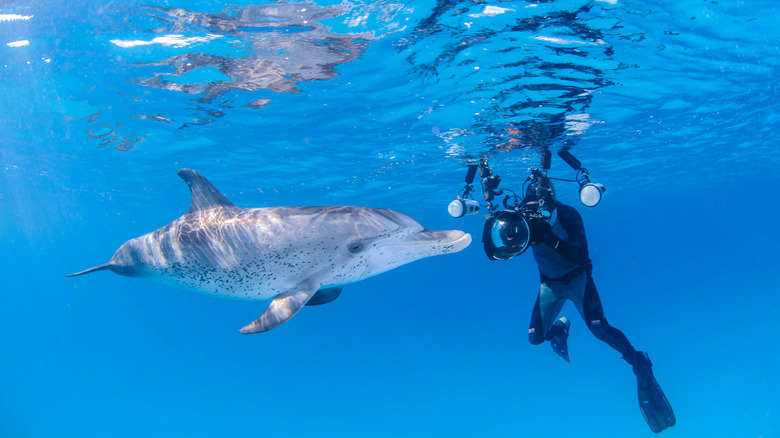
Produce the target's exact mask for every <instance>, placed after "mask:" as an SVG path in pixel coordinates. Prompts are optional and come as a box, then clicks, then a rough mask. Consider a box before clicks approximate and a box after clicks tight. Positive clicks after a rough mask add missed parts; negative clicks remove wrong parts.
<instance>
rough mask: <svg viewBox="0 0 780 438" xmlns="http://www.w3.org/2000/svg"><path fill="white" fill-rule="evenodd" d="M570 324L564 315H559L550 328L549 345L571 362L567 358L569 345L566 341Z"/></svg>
mask: <svg viewBox="0 0 780 438" xmlns="http://www.w3.org/2000/svg"><path fill="white" fill-rule="evenodd" d="M570 326H571V321H569V320H568V319H566V317H560V318H558V320H557V321H555V323H554V324H553V326H552V328H550V345H551V346H552V349H553V351H554V352H555V354H557V355H558V356H560V357H562V358H563V359H564V360H565V361H566V362H569V363H571V361H570V360H569V346H568V345H567V342H566V341H567V340H568V339H569V327H570Z"/></svg>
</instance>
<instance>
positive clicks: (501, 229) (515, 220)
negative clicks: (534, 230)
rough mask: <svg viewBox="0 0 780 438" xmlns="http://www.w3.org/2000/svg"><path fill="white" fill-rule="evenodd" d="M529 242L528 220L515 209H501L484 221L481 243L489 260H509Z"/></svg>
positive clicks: (517, 254) (518, 253)
mask: <svg viewBox="0 0 780 438" xmlns="http://www.w3.org/2000/svg"><path fill="white" fill-rule="evenodd" d="M530 243H531V229H530V228H529V227H528V221H527V220H526V219H525V217H523V215H522V214H521V213H519V212H517V211H512V210H503V211H499V212H498V213H495V214H494V215H493V216H491V217H490V219H488V220H487V222H485V228H484V229H483V230H482V244H483V245H484V247H485V254H487V256H488V258H489V259H490V260H509V259H511V258H512V257H516V256H519V255H520V254H522V253H523V252H524V251H525V250H526V249H528V245H529V244H530Z"/></svg>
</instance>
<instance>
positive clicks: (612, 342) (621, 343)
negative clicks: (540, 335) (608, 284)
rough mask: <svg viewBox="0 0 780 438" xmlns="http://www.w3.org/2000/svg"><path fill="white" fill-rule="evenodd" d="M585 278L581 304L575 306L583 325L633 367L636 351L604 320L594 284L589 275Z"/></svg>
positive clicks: (626, 339) (622, 335) (623, 336)
mask: <svg viewBox="0 0 780 438" xmlns="http://www.w3.org/2000/svg"><path fill="white" fill-rule="evenodd" d="M586 277H587V279H586V284H585V294H584V296H583V300H582V304H581V305H578V306H577V307H578V309H579V310H580V313H581V314H582V317H583V318H584V319H585V323H586V324H587V325H588V328H589V329H590V331H591V333H593V335H594V336H596V338H598V339H599V340H601V341H604V342H606V343H607V344H608V345H609V346H610V347H612V348H614V349H615V350H617V351H618V352H620V353H621V354H622V355H623V359H625V360H626V362H628V363H629V364H631V365H633V364H634V357H635V356H636V349H635V348H634V347H633V346H632V345H631V343H630V342H629V341H628V338H626V335H624V334H623V332H621V331H620V330H618V329H617V328H615V327H613V326H611V325H609V323H608V322H607V320H606V318H604V309H603V308H602V306H601V298H600V297H599V293H598V291H597V290H596V284H595V283H594V282H593V278H591V276H590V275H586Z"/></svg>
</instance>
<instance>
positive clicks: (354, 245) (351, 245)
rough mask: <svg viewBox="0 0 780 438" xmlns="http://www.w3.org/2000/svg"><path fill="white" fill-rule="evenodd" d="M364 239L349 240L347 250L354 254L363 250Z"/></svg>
mask: <svg viewBox="0 0 780 438" xmlns="http://www.w3.org/2000/svg"><path fill="white" fill-rule="evenodd" d="M363 246H364V245H363V241H362V240H360V239H355V240H350V241H349V242H347V250H349V252H351V253H352V254H355V253H358V252H360V251H363Z"/></svg>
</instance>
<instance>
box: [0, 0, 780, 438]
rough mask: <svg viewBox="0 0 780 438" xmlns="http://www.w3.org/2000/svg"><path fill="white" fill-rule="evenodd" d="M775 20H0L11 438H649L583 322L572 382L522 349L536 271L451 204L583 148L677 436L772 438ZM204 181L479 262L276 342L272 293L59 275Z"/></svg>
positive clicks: (112, 16)
mask: <svg viewBox="0 0 780 438" xmlns="http://www.w3.org/2000/svg"><path fill="white" fill-rule="evenodd" d="M778 26H780V8H778V6H777V4H776V2H773V1H769V0H764V1H760V0H757V1H751V2H727V1H709V0H708V1H701V0H682V1H655V2H649V1H647V2H645V1H637V0H614V1H597V2H587V1H584V0H579V1H577V0H558V1H545V2H539V3H533V2H527V1H506V2H500V1H495V2H489V1H488V2H481V1H480V2H476V1H474V2H469V1H460V2H459V1H455V0H453V1H444V0H442V1H440V2H438V3H437V2H434V1H430V0H413V1H409V2H406V3H401V2H393V1H389V0H388V1H379V2H364V1H355V2H344V3H339V2H337V1H334V0H331V1H321V2H317V3H316V4H315V3H264V2H263V3H261V2H257V3H255V4H254V5H250V4H249V3H248V2H233V3H230V4H221V3H216V2H205V1H176V0H170V1H154V0H150V1H146V2H143V3H140V4H132V3H129V2H115V1H93V0H82V1H69V2H49V1H7V0H6V1H0V103H1V108H2V111H3V114H2V116H0V170H1V173H0V175H1V176H0V212H2V213H0V236H2V237H1V238H2V251H0V257H2V259H0V274H2V275H0V278H2V283H0V284H2V290H1V291H0V437H53V436H56V437H137V436H151V437H216V436H220V437H233V436H236V437H237V436H257V435H261V436H285V437H330V436H333V437H447V438H454V437H548V436H580V437H599V438H606V437H621V438H624V437H641V436H652V432H651V431H650V430H649V428H648V427H647V425H646V424H645V422H644V420H643V419H642V416H641V414H640V412H639V409H638V407H637V401H636V386H635V385H636V383H635V378H634V376H633V374H632V372H631V369H630V367H629V366H628V365H627V364H625V363H624V361H622V360H621V359H620V357H619V354H618V353H616V352H615V351H613V350H611V349H610V348H609V347H607V346H606V345H604V344H602V343H601V342H599V341H598V340H596V339H595V338H594V337H593V336H592V335H591V334H590V333H589V332H588V330H587V329H586V327H585V325H584V324H583V322H582V321H581V320H580V318H578V317H577V315H576V310H575V309H574V307H573V306H571V305H567V307H565V308H564V312H563V313H564V314H565V315H567V316H569V318H570V319H572V320H573V323H572V329H571V336H570V339H569V348H570V355H571V358H572V363H571V364H568V363H566V362H564V361H563V360H561V359H560V358H559V357H558V356H556V355H555V354H554V353H553V352H552V350H551V349H550V348H549V346H547V345H542V346H532V345H530V344H529V343H528V342H527V336H526V330H527V325H528V321H529V318H530V312H531V308H532V306H533V303H534V300H535V298H536V293H537V290H538V275H537V273H536V266H535V264H534V262H533V260H532V257H531V256H530V255H529V254H524V255H522V256H520V257H518V258H516V259H513V260H510V261H502V262H498V261H496V262H491V261H488V260H487V258H485V256H484V254H483V252H482V248H481V244H480V242H479V235H480V233H481V230H482V224H483V219H482V217H481V215H475V216H469V217H466V218H462V219H454V218H452V217H450V216H449V215H448V214H447V212H446V206H447V203H448V202H449V201H450V200H451V199H452V198H453V197H454V196H455V195H456V194H457V192H458V190H459V189H461V188H462V186H463V176H464V174H465V167H464V165H465V164H468V163H470V162H473V160H475V159H476V158H478V157H479V156H480V155H481V154H486V155H487V156H488V157H490V160H491V164H492V166H493V168H494V170H495V172H496V173H498V174H500V175H501V176H502V178H503V183H502V185H503V186H505V187H507V188H519V187H520V185H521V184H522V181H523V179H524V178H525V177H526V175H527V174H528V171H529V169H530V168H531V167H534V166H536V165H537V163H538V159H539V151H540V150H542V149H550V150H552V151H554V152H555V151H558V150H560V149H561V148H570V149H571V151H572V152H573V153H574V154H575V155H576V156H577V157H578V158H579V159H580V160H581V161H582V162H583V163H584V165H585V166H586V167H587V168H588V169H590V171H591V173H592V176H593V178H594V180H597V181H599V182H602V183H603V184H605V185H606V186H607V188H608V190H607V193H606V195H605V198H604V201H603V202H602V203H601V204H600V205H599V206H598V207H596V208H592V209H588V208H586V207H582V206H581V205H579V204H576V205H577V208H578V210H579V211H580V212H581V214H582V215H583V219H584V221H585V225H586V229H587V233H588V240H589V243H590V252H591V258H592V259H593V261H594V278H595V280H596V284H597V286H598V288H599V291H600V294H601V298H602V302H603V303H604V307H605V312H606V315H607V317H608V319H609V320H610V322H611V323H612V324H613V325H615V326H616V327H618V328H620V329H621V330H622V331H624V332H625V333H626V335H627V336H628V338H629V339H630V340H631V342H632V343H633V344H634V345H635V346H636V347H637V348H639V349H642V350H645V351H648V352H649V353H650V356H651V358H652V360H653V362H654V364H655V366H654V370H655V375H656V377H657V378H658V380H659V382H660V384H661V385H662V387H663V388H664V390H665V392H666V394H667V396H668V398H669V400H670V401H671V403H672V405H673V407H674V409H675V413H676V415H677V423H678V424H677V425H676V426H675V427H673V428H671V429H669V430H667V431H665V432H663V436H668V437H686V438H690V437H709V438H712V437H727V438H731V437H762V438H772V437H780V402H778V399H777V394H778V392H780V378H778V376H777V370H778V369H780V353H779V352H778V346H779V345H780V332H779V331H778V329H777V322H778V320H780V296H779V295H778V292H779V291H780V279H778V276H777V275H776V273H777V266H778V265H780V255H778V251H777V243H778V242H779V241H780V232H779V231H778V228H777V226H776V224H775V218H776V217H777V214H778V211H780V204H778V202H777V200H776V193H775V189H776V188H777V186H778V182H780V179H778V176H777V171H776V169H777V167H778V165H780V153H778V152H777V146H776V144H777V139H776V133H777V127H778V126H780V125H778V123H779V122H780V116H778V104H777V101H778V97H779V96H778V94H779V93H778V90H779V89H780V82H779V81H778V77H780V65H778V63H779V62H780V48H779V46H780V39H778V34H777V28H778ZM183 167H190V168H194V169H197V170H198V171H200V172H201V173H203V174H204V175H205V176H206V177H207V178H209V179H210V180H211V181H212V182H213V183H214V184H215V185H216V186H217V187H218V188H219V189H220V190H221V191H222V192H223V193H225V195H226V196H227V197H228V198H229V199H231V200H232V201H233V202H234V203H235V204H237V205H239V206H246V207H249V206H279V205H342V204H346V205H365V206H371V207H381V208H391V209H395V210H398V211H401V212H404V213H406V214H408V215H410V216H412V217H414V218H415V219H417V220H418V221H420V222H421V223H422V224H423V225H425V226H426V227H427V228H429V229H462V230H465V231H467V232H469V233H471V234H472V235H473V236H474V238H475V239H474V243H472V245H471V246H470V247H469V248H467V249H466V250H464V251H462V252H460V253H458V254H454V255H447V256H442V257H436V258H430V259H424V260H421V261H418V262H414V263H412V264H409V265H406V266H403V267H401V268H398V269H396V270H393V271H390V272H388V273H385V274H382V275H379V276H377V277H373V278H371V279H367V280H364V281H362V282H359V283H355V284H352V285H349V286H347V288H346V289H345V292H344V293H343V294H342V296H341V297H340V298H339V299H338V300H337V301H336V302H334V303H332V304H329V305H327V306H322V307H315V308H306V309H304V310H303V311H302V312H301V313H300V314H298V315H297V316H296V317H295V318H293V319H292V320H291V321H290V322H289V323H287V324H285V325H284V326H282V327H280V328H278V329H275V330H272V331H270V332H268V333H263V334H258V335H252V336H245V335H240V334H239V333H238V329H239V328H240V327H242V326H243V325H244V324H247V323H248V322H250V321H252V320H253V319H254V318H256V317H257V316H259V315H260V314H261V313H262V312H263V310H264V308H265V305H266V303H264V302H246V301H232V300H227V299H219V298H213V297H209V296H205V295H198V294H194V293H191V292H187V291H183V290H179V289H174V288H170V287H167V286H163V285H159V284H156V283H152V282H145V281H142V280H134V279H128V278H123V277H119V276H116V275H113V274H110V273H97V274H93V275H90V276H86V277H79V278H65V277H64V275H65V274H68V273H72V272H75V271H79V270H82V269H85V268H87V267H90V266H93V265H96V264H99V263H103V262H105V261H106V260H107V259H108V258H109V257H110V256H111V255H112V254H113V252H114V250H115V249H116V248H117V247H118V246H119V245H120V244H121V243H122V242H124V241H125V240H127V239H129V238H132V237H135V236H138V235H140V234H143V233H146V232H149V231H151V230H154V229H156V228H158V227H160V226H162V225H164V224H166V223H168V222H170V221H172V220H173V219H175V218H176V217H178V216H179V215H181V214H183V213H184V212H185V211H186V209H187V208H188V207H189V191H188V189H187V187H186V185H185V184H184V183H183V182H182V181H180V180H179V178H177V177H176V171H177V170H178V169H180V168H183ZM551 173H552V174H554V175H557V176H561V177H572V176H573V172H572V171H571V170H570V169H569V168H568V167H567V166H566V165H565V164H564V163H563V162H562V161H561V160H560V159H558V158H557V157H555V158H554V160H553V166H552V170H551ZM558 193H559V197H560V199H561V200H562V201H564V202H567V203H570V204H572V205H575V203H577V194H576V186H574V185H572V184H571V183H569V184H567V183H559V185H558Z"/></svg>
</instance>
